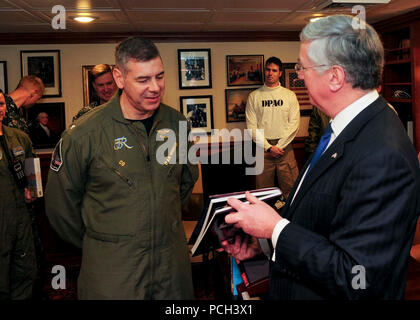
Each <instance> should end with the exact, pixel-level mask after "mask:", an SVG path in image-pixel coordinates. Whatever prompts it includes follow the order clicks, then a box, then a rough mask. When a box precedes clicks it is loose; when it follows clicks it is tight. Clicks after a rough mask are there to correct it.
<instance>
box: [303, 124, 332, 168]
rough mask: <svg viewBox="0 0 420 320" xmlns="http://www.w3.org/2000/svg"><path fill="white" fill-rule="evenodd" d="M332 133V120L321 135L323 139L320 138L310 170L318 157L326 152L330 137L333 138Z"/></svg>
mask: <svg viewBox="0 0 420 320" xmlns="http://www.w3.org/2000/svg"><path fill="white" fill-rule="evenodd" d="M331 133H332V128H331V122H330V123H328V125H327V126H326V127H325V131H324V134H323V135H322V136H321V139H320V140H319V144H318V147H316V150H315V152H314V156H313V157H312V161H311V165H310V166H309V170H308V172H309V171H311V169H312V167H313V166H314V165H315V163H316V162H317V161H318V159H319V158H320V157H321V155H322V153H323V152H324V150H325V148H326V147H327V146H328V143H329V142H330V139H331Z"/></svg>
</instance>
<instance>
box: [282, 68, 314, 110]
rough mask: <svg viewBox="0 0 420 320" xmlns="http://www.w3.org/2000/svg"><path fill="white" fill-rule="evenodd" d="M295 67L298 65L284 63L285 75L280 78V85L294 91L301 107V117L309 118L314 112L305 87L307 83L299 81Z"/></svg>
mask: <svg viewBox="0 0 420 320" xmlns="http://www.w3.org/2000/svg"><path fill="white" fill-rule="evenodd" d="M295 65H296V63H283V67H282V71H283V73H282V75H281V77H280V83H281V85H282V86H283V87H286V88H287V89H290V90H292V91H293V92H294V93H295V94H296V97H297V99H298V102H299V107H300V115H301V116H302V117H309V116H310V115H311V112H312V104H311V103H310V101H309V94H308V89H307V88H306V86H305V81H304V80H301V79H299V75H298V74H297V72H296V70H295Z"/></svg>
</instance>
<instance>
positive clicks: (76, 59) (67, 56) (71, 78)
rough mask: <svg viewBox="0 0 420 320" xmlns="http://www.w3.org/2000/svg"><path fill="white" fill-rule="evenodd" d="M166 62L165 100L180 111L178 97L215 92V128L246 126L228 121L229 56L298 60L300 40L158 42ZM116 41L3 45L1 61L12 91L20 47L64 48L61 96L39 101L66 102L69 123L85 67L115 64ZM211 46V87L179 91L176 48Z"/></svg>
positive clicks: (303, 125)
mask: <svg viewBox="0 0 420 320" xmlns="http://www.w3.org/2000/svg"><path fill="white" fill-rule="evenodd" d="M156 44H157V46H158V48H159V50H160V52H161V55H162V59H163V62H164V65H165V76H166V93H165V96H164V99H163V102H164V103H166V104H168V105H170V106H172V107H174V108H175V109H177V110H179V109H180V106H179V97H180V96H189V95H212V96H213V113H214V114H213V117H214V127H215V129H222V128H227V129H232V128H241V129H243V128H245V123H237V122H236V123H226V114H225V89H226V88H227V86H226V55H237V54H239V55H240V54H263V55H264V59H267V58H269V57H270V56H277V57H279V58H280V59H281V60H282V61H283V62H296V60H297V58H298V54H299V42H232V43H228V42H194V43H156ZM114 48H115V44H57V45H7V46H6V45H3V46H0V60H6V61H7V71H8V86H9V92H10V91H12V90H13V89H14V88H15V87H16V85H17V83H18V81H19V79H20V50H48V49H58V50H60V51H61V77H62V94H63V96H62V97H61V98H48V99H43V100H41V101H40V102H65V106H66V125H67V127H68V126H69V124H70V123H71V119H72V117H73V116H74V115H75V114H76V113H77V111H78V110H79V109H80V107H81V106H82V105H83V88H82V66H83V65H94V64H98V63H108V64H114ZM193 48H210V49H211V62H212V84H213V86H212V88H211V89H193V90H179V89H178V88H179V85H178V62H177V49H193ZM301 122H302V123H301V128H300V130H299V133H298V136H305V135H306V134H307V126H308V118H307V117H306V118H303V119H302V121H301Z"/></svg>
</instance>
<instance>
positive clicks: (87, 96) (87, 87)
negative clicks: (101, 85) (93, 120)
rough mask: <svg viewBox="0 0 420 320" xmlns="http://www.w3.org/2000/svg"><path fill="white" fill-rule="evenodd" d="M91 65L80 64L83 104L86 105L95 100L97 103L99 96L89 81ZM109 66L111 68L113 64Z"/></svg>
mask: <svg viewBox="0 0 420 320" xmlns="http://www.w3.org/2000/svg"><path fill="white" fill-rule="evenodd" d="M93 67H94V65H88V66H82V82H83V83H82V86H83V106H88V105H90V104H91V103H92V102H95V101H96V102H98V103H99V97H98V96H97V94H96V92H95V89H94V88H93V85H92V81H91V71H92V68H93ZM110 67H111V70H112V69H113V68H114V67H115V65H110Z"/></svg>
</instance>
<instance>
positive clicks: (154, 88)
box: [149, 79, 159, 91]
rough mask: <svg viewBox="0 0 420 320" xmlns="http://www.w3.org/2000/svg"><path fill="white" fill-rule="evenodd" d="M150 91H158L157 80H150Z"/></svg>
mask: <svg viewBox="0 0 420 320" xmlns="http://www.w3.org/2000/svg"><path fill="white" fill-rule="evenodd" d="M149 90H150V91H159V83H158V81H157V79H152V80H151V81H150V86H149Z"/></svg>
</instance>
